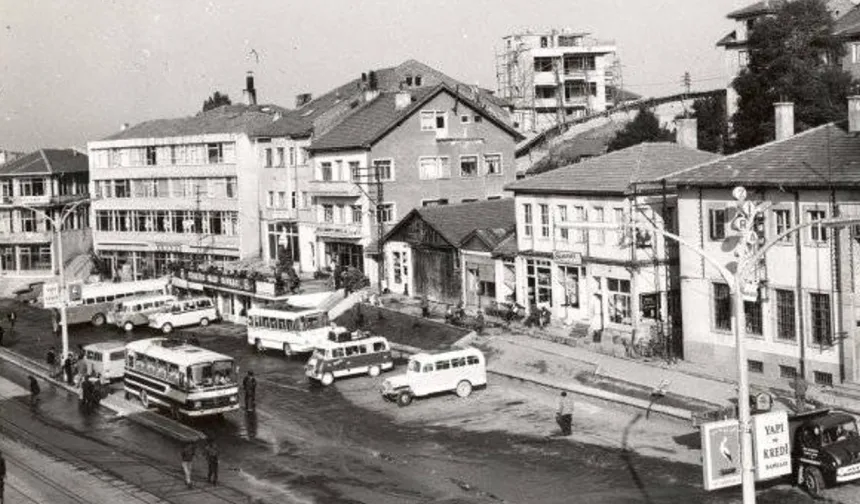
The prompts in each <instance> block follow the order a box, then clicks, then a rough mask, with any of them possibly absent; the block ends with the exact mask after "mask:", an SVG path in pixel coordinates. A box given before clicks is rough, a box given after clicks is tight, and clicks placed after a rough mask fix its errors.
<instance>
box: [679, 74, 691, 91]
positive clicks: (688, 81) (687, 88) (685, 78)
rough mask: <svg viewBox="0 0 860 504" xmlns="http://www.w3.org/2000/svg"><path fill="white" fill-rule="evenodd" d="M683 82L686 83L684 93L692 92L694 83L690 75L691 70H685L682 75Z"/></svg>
mask: <svg viewBox="0 0 860 504" xmlns="http://www.w3.org/2000/svg"><path fill="white" fill-rule="evenodd" d="M681 84H683V85H684V94H687V95H689V94H690V87H691V86H692V84H693V79H692V77H690V72H684V75H683V76H682V77H681Z"/></svg>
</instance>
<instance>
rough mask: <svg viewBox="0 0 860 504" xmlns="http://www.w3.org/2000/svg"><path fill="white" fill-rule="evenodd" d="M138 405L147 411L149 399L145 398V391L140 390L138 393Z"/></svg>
mask: <svg viewBox="0 0 860 504" xmlns="http://www.w3.org/2000/svg"><path fill="white" fill-rule="evenodd" d="M140 404H141V405H142V406H143V407H144V408H147V409H149V397H147V395H146V391H145V390H141V391H140Z"/></svg>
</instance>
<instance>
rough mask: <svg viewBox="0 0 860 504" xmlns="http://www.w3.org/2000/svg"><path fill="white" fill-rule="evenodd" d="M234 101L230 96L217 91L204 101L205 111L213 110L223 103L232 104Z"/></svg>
mask: <svg viewBox="0 0 860 504" xmlns="http://www.w3.org/2000/svg"><path fill="white" fill-rule="evenodd" d="M232 103H233V102H231V101H230V97H229V96H227V95H226V94H221V93H220V92H218V91H215V92H214V93H213V94H212V96H210V97H209V98H206V101H205V102H203V112H206V111H207V110H212V109H214V108H218V107H220V106H221V105H230V104H232Z"/></svg>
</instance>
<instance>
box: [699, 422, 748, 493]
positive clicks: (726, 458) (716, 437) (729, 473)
mask: <svg viewBox="0 0 860 504" xmlns="http://www.w3.org/2000/svg"><path fill="white" fill-rule="evenodd" d="M701 432H702V473H703V475H704V486H705V490H717V489H719V488H726V487H730V486H735V485H739V484H740V483H741V450H740V435H739V433H738V421H737V420H721V421H719V422H709V423H706V424H703V425H702V431H701Z"/></svg>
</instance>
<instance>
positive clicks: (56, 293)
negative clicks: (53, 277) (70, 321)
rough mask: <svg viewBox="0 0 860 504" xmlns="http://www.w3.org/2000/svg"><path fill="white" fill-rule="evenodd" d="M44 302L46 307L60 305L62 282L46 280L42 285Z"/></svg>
mask: <svg viewBox="0 0 860 504" xmlns="http://www.w3.org/2000/svg"><path fill="white" fill-rule="evenodd" d="M42 303H43V305H44V307H45V308H57V307H59V306H60V284H58V283H56V282H51V283H47V282H46V283H45V284H44V285H42Z"/></svg>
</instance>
